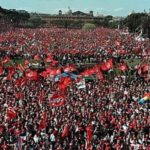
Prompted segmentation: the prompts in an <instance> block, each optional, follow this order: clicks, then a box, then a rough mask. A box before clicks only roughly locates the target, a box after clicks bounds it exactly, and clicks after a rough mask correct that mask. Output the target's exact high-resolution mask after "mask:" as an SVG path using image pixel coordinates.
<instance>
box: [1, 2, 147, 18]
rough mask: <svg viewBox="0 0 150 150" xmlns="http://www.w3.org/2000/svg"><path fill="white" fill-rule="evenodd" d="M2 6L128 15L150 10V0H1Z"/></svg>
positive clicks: (50, 12)
mask: <svg viewBox="0 0 150 150" xmlns="http://www.w3.org/2000/svg"><path fill="white" fill-rule="evenodd" d="M0 6H1V7H2V8H6V9H18V10H27V11H28V12H37V13H46V14H58V11H59V10H62V11H63V13H66V12H67V11H68V7H70V9H71V10H72V11H73V12H74V11H78V10H79V11H83V12H89V11H90V10H93V11H94V15H99V14H103V15H113V16H127V15H128V14H130V13H131V12H132V11H133V10H134V11H135V12H143V11H144V10H145V11H146V12H149V10H150V0H0Z"/></svg>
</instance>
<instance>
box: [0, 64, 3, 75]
mask: <svg viewBox="0 0 150 150" xmlns="http://www.w3.org/2000/svg"><path fill="white" fill-rule="evenodd" d="M2 74H3V67H2V66H0V75H2Z"/></svg>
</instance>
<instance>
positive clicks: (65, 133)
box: [61, 124, 69, 138]
mask: <svg viewBox="0 0 150 150" xmlns="http://www.w3.org/2000/svg"><path fill="white" fill-rule="evenodd" d="M68 135H69V125H68V124H66V125H65V126H64V130H63V132H62V135H61V136H62V138H65V137H67V136H68Z"/></svg>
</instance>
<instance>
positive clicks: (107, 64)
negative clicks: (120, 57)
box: [101, 59, 113, 71]
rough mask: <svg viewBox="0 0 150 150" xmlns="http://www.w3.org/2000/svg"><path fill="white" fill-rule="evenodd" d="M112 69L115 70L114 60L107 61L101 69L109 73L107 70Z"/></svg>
mask: <svg viewBox="0 0 150 150" xmlns="http://www.w3.org/2000/svg"><path fill="white" fill-rule="evenodd" d="M112 68H113V60H112V59H109V60H107V61H106V62H104V63H103V64H102V65H101V69H102V70H103V71H107V70H109V69H112Z"/></svg>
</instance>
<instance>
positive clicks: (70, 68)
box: [64, 64, 76, 72]
mask: <svg viewBox="0 0 150 150" xmlns="http://www.w3.org/2000/svg"><path fill="white" fill-rule="evenodd" d="M75 70H76V68H75V65H74V64H71V65H69V66H64V72H72V71H75Z"/></svg>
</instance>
